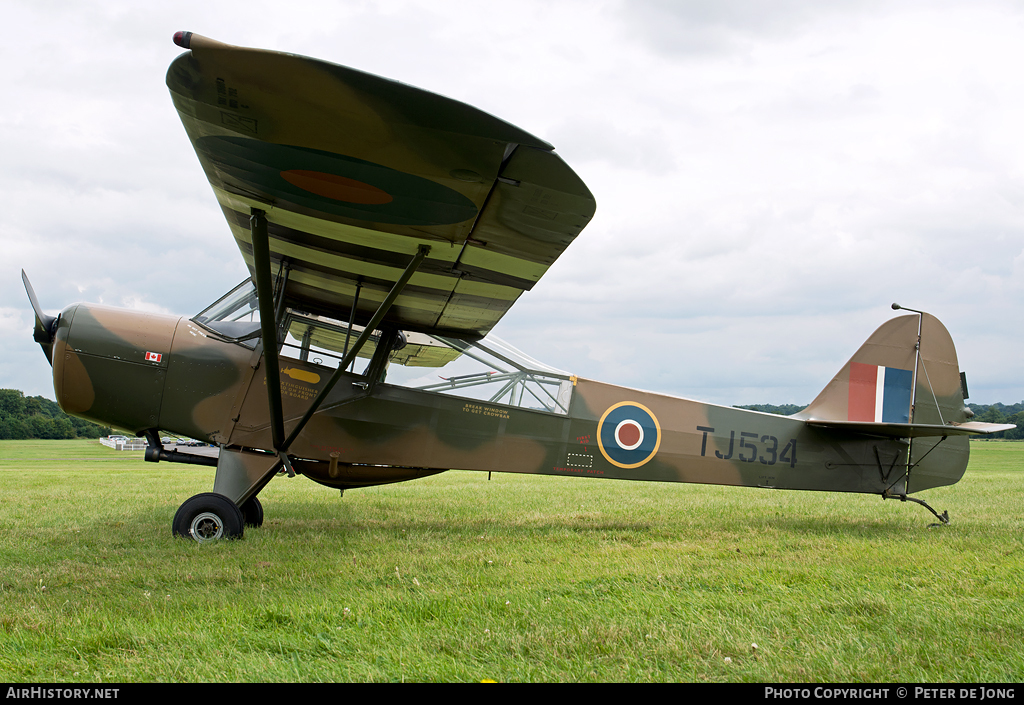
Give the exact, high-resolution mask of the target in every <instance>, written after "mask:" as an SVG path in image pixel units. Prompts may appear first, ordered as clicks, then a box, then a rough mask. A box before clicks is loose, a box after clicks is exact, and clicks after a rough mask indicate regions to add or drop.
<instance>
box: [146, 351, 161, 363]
mask: <svg viewBox="0 0 1024 705" xmlns="http://www.w3.org/2000/svg"><path fill="white" fill-rule="evenodd" d="M162 357H163V355H161V354H160V353H155V352H148V353H146V362H160V359H161V358H162Z"/></svg>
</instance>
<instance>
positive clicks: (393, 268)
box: [23, 32, 1013, 541]
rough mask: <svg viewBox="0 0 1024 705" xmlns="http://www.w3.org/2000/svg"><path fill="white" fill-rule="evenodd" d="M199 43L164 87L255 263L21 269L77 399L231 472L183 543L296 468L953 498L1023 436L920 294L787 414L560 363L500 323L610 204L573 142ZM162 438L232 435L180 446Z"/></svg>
mask: <svg viewBox="0 0 1024 705" xmlns="http://www.w3.org/2000/svg"><path fill="white" fill-rule="evenodd" d="M174 41H175V43H176V44H178V45H179V46H180V47H182V48H184V49H185V50H186V52H185V53H184V54H182V55H180V56H179V57H178V58H177V59H175V60H174V62H173V63H172V64H171V66H170V69H169V71H168V73H167V86H168V87H169V88H170V92H171V98H172V100H173V102H174V106H175V108H176V109H177V111H178V114H179V116H180V117H181V121H182V123H183V125H184V127H185V131H186V133H187V134H188V137H189V139H190V140H191V142H192V145H193V146H194V148H195V151H196V155H197V156H198V157H199V163H200V164H201V165H202V167H203V170H204V171H205V172H206V176H207V178H208V179H209V181H210V184H211V186H212V187H213V191H214V195H215V196H216V198H217V201H218V202H219V203H220V206H221V209H222V211H223V212H224V216H225V218H226V219H227V222H228V226H229V228H230V230H231V233H232V234H233V235H234V238H235V241H236V242H237V244H238V248H239V250H240V251H241V254H242V257H243V259H244V260H245V263H246V265H247V266H248V269H249V272H250V275H251V276H250V277H249V278H247V279H246V280H245V281H243V282H242V283H241V284H239V285H238V286H237V287H235V288H234V289H232V290H231V291H230V292H229V293H228V294H226V295H225V296H224V297H222V298H221V299H220V300H218V301H217V302H216V303H214V304H213V305H211V306H210V307H208V308H207V309H206V310H204V311H202V312H201V313H200V314H198V315H196V316H194V317H192V318H184V317H177V316H167V315H158V314H153V313H144V312H140V311H134V310H123V309H116V308H110V307H107V306H98V305H93V304H76V305H73V306H69V307H67V308H65V309H64V310H63V311H61V313H60V314H59V315H58V316H56V317H54V316H49V315H47V314H45V313H44V312H43V311H42V309H41V308H40V306H39V302H38V300H37V299H36V296H35V294H34V292H33V291H32V287H31V285H30V284H29V282H28V278H27V277H24V282H25V287H26V290H27V291H28V294H29V298H30V300H31V303H32V307H33V309H34V310H35V331H34V339H35V340H36V341H37V342H39V343H40V345H41V346H42V348H43V350H44V352H45V353H46V356H47V358H48V359H49V360H50V362H51V364H52V366H53V381H54V390H55V392H56V396H57V400H58V402H59V403H60V405H61V407H62V408H63V409H64V410H65V411H67V412H68V413H70V414H74V415H76V416H80V417H82V418H86V419H90V420H93V421H97V422H101V423H103V424H109V425H112V426H116V427H119V428H122V429H129V430H131V431H133V432H135V433H136V434H138V435H140V436H141V435H144V436H146V437H147V438H148V439H149V449H148V450H147V452H146V460H148V461H170V462H184V463H197V464H205V465H211V466H216V475H215V479H214V483H213V492H209V493H203V494H199V495H196V496H195V497H192V498H190V499H188V500H187V501H185V502H184V503H183V504H182V505H181V507H180V508H179V509H178V511H177V513H176V514H175V516H174V520H173V534H174V535H177V536H183V537H190V538H192V539H194V540H196V541H206V540H213V539H220V538H232V537H241V536H242V535H243V531H244V528H245V527H246V526H251V527H255V526H260V524H261V523H262V521H263V508H262V506H261V505H260V502H259V500H258V499H257V495H258V494H259V492H260V491H261V490H262V489H263V487H264V486H266V484H267V483H268V482H269V481H270V480H271V479H272V478H273V477H275V476H277V475H278V474H279V473H287V474H288V475H290V476H294V475H295V474H302V475H305V476H306V477H308V478H310V479H312V480H314V481H315V482H319V483H321V484H324V485H327V486H329V487H334V488H339V489H342V490H345V489H351V488H357V487H366V486H371V485H379V484H384V483H390V482H400V481H404V480H411V479H414V478H420V477H425V476H427V475H433V474H435V473H439V472H444V471H445V470H448V469H450V468H460V469H466V470H479V471H487V472H492V471H493V472H519V473H539V474H547V475H569V476H581V477H599V478H613V479H628V480H651V481H657V482H695V483H706V484H716V485H737V486H746V487H762V488H776V489H794V490H820V491H829V492H859V493H871V494H877V495H880V496H881V497H882V498H884V499H889V498H894V499H899V500H903V501H906V500H911V501H915V502H918V503H920V504H922V505H924V506H926V507H928V505H927V504H926V503H925V502H923V501H922V500H920V499H916V498H911V497H909V496H908V495H909V494H910V493H912V492H920V491H921V490H926V489H929V488H932V487H939V486H942V485H950V484H953V483H955V482H957V481H958V480H959V479H960V478H961V476H962V475H963V473H964V470H965V468H966V466H967V457H968V452H969V448H968V443H967V434H971V433H990V432H993V431H998V430H1003V429H1006V428H1013V427H1012V426H1000V425H993V424H982V423H977V422H972V421H970V420H969V419H970V417H971V416H972V414H971V412H970V411H969V410H968V409H966V408H965V406H964V399H965V398H966V396H967V392H966V382H965V380H964V378H963V376H962V375H961V374H960V372H959V366H958V363H957V358H956V352H955V350H954V348H953V342H952V340H951V339H950V336H949V334H948V333H947V331H946V329H945V328H944V327H943V325H942V324H941V323H940V322H939V321H938V320H937V319H936V318H934V317H933V316H931V315H929V314H927V313H923V312H920V311H913V310H911V309H907V310H908V311H911V315H907V316H900V317H898V318H894V319H892V320H890V321H888V322H887V323H885V324H884V325H882V327H881V328H879V329H878V330H877V331H875V333H874V334H872V335H871V337H870V338H868V340H867V342H866V343H864V345H863V346H862V347H861V348H860V349H859V350H858V351H857V352H856V354H854V356H853V357H852V358H851V359H850V361H849V362H848V363H847V364H845V365H844V366H843V367H842V369H841V370H840V371H839V373H838V374H837V375H836V376H835V378H834V379H833V380H832V381H831V382H829V383H828V385H827V386H826V387H825V389H824V391H822V392H821V394H819V395H818V397H817V398H816V399H815V400H814V401H813V403H811V405H810V406H808V407H807V408H806V409H804V410H803V411H801V412H799V413H798V414H794V415H793V416H789V417H781V416H774V415H770V414H763V413H758V412H752V411H745V410H741V409H735V408H726V407H721V406H715V405H711V404H704V403H700V402H695V401H689V400H686V399H680V398H676V397H672V396H666V395H662V394H655V393H651V392H643V391H638V390H634V389H627V388H624V387H618V386H614V385H611V384H603V383H601V382H596V381H593V380H589V379H583V378H580V377H577V376H574V375H572V374H568V373H565V372H562V371H559V370H556V369H553V368H550V367H547V366H544V365H542V364H540V363H538V362H536V361H534V360H532V359H530V358H528V357H526V356H524V355H522V354H521V353H519V352H518V351H516V350H515V349H513V348H511V347H510V346H508V345H506V344H505V343H503V342H502V341H500V340H498V339H496V338H494V337H493V335H488V333H489V332H490V331H491V329H492V328H493V327H494V325H495V324H496V323H497V322H498V321H499V320H500V319H501V317H502V315H503V314H504V313H505V312H506V311H507V310H508V309H509V307H510V306H511V305H512V304H513V302H515V301H516V299H518V298H519V296H520V295H521V294H522V293H523V292H524V291H528V290H529V289H531V288H532V287H533V285H534V284H536V282H537V281H538V279H540V277H541V275H542V274H544V272H545V271H546V270H547V268H548V267H549V266H550V265H551V264H552V262H554V261H555V259H556V258H557V257H558V256H559V255H560V254H561V253H562V251H563V250H565V248H566V247H567V246H568V245H569V243H570V242H572V241H573V239H574V238H575V237H576V236H577V235H578V234H579V233H580V231H581V230H582V229H583V227H584V226H585V225H586V224H587V223H588V221H589V220H590V218H591V216H592V215H593V213H594V208H595V202H594V198H593V196H592V195H591V194H590V191H588V189H587V187H586V186H585V185H584V184H583V182H582V181H581V180H580V179H579V177H578V176H577V175H576V174H575V173H574V172H573V171H572V170H571V169H570V168H569V167H568V166H566V164H565V163H564V162H563V161H562V159H561V158H560V157H559V156H558V155H557V154H555V152H554V151H553V147H552V146H551V145H550V144H548V143H547V142H545V141H543V140H541V139H539V138H537V137H534V136H533V135H531V134H529V133H527V132H524V131H523V130H521V129H519V128H517V127H514V126H512V125H510V124H508V123H506V122H504V121H502V120H499V119H497V118H495V117H493V116H491V115H488V114H486V113H484V112H482V111H480V110H477V109H475V108H472V107H470V106H468V105H465V104H463V103H460V102H457V101H455V100H451V99H448V98H444V97H441V96H438V95H435V94H432V93H429V92H426V91H423V90H419V89H417V88H413V87H411V86H407V85H404V84H401V83H397V82H394V81H390V80H386V79H383V78H379V77H376V76H371V75H368V74H365V73H361V72H359V71H356V70H353V69H350V68H345V67H342V66H337V65H334V64H330V63H326V62H322V61H317V60H314V59H310V58H306V57H302V56H296V55H293V54H284V53H278V52H272V51H261V50H256V49H247V48H242V47H236V46H230V45H227V44H222V43H220V42H216V41H213V40H211V39H208V38H205V37H202V36H199V35H197V34H192V33H190V32H178V33H177V34H175V35H174ZM23 276H24V273H23ZM893 307H894V308H898V307H897V306H895V305H894V306H893ZM268 341H273V342H272V344H269V345H268V344H267V342H268ZM360 358H361V359H362V360H363V361H364V363H360V364H359V366H360V367H362V369H361V371H357V369H356V366H357V359H360ZM468 364H475V365H478V369H476V370H475V371H474V370H472V369H470V368H469V367H467V365H468ZM402 366H404V368H403V367H402ZM440 367H446V368H447V369H448V370H452V371H453V372H452V373H449V374H448V376H442V377H437V376H435V375H434V374H431V373H430V372H429V370H426V371H425V369H424V368H440ZM403 370H404V371H403ZM400 371H401V372H402V373H401V374H399V373H398V372H400ZM456 372H457V373H458V374H455V373H456ZM417 375H418V377H417ZM161 430H163V431H165V432H170V433H174V434H178V435H183V436H190V437H192V438H197V439H203V440H206V441H209V442H210V443H212V444H216V446H218V447H219V452H218V453H216V454H214V455H211V454H202V453H201V452H199V451H198V450H195V449H191V448H186V449H184V450H183V449H181V448H178V447H171V448H167V447H164V446H163V445H162V444H161V439H160V431H161ZM928 509H929V510H931V511H932V512H933V513H934V514H935V515H936V516H937V517H940V519H942V520H943V521H944V522H948V514H946V513H943V515H941V516H940V515H939V514H938V513H937V512H935V510H934V509H932V508H931V507H928Z"/></svg>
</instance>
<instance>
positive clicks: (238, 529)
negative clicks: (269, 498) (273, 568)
mask: <svg viewBox="0 0 1024 705" xmlns="http://www.w3.org/2000/svg"><path fill="white" fill-rule="evenodd" d="M262 525H263V505H262V504H260V501H259V500H258V499H256V497H250V498H249V499H248V500H246V501H245V502H244V503H243V504H242V506H241V507H238V506H237V505H236V504H235V503H234V502H232V501H231V500H230V499H228V498H227V497H225V496H224V495H221V494H217V493H216V492H203V493H202V494H197V495H196V496H195V497H191V498H189V499H187V500H186V501H185V503H184V504H182V505H181V506H180V507H179V508H178V511H177V512H176V513H175V514H174V522H173V523H172V529H171V531H172V532H173V534H174V535H175V536H181V537H182V538H189V539H192V540H193V541H196V542H198V543H206V542H207V541H218V540H220V539H240V538H242V534H243V533H244V531H245V527H247V526H248V527H251V528H258V527H260V526H262Z"/></svg>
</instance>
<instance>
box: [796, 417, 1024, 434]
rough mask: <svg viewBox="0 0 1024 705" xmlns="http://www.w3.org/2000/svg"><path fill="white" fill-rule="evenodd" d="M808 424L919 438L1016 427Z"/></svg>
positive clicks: (855, 423)
mask: <svg viewBox="0 0 1024 705" xmlns="http://www.w3.org/2000/svg"><path fill="white" fill-rule="evenodd" d="M806 423H807V425H808V426H815V427H818V428H834V429H837V430H843V431H850V432H852V433H863V434H865V435H868V436H885V437H886V438H921V437H926V436H967V435H970V434H975V433H998V432H999V431H1009V430H1010V429H1012V428H1017V427H1016V426H1015V425H1013V424H1002V423H981V422H980V421H970V422H967V423H959V424H945V425H944V424H924V423H876V422H870V421H817V420H808V421H807V422H806Z"/></svg>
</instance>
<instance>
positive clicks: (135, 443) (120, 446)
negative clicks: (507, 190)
mask: <svg viewBox="0 0 1024 705" xmlns="http://www.w3.org/2000/svg"><path fill="white" fill-rule="evenodd" d="M100 443H102V444H103V445H105V446H107V447H108V448H114V449H115V450H146V448H148V447H149V443H147V442H146V439H145V438H125V437H124V436H118V437H113V438H112V437H109V436H108V437H107V438H101V439H100Z"/></svg>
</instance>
